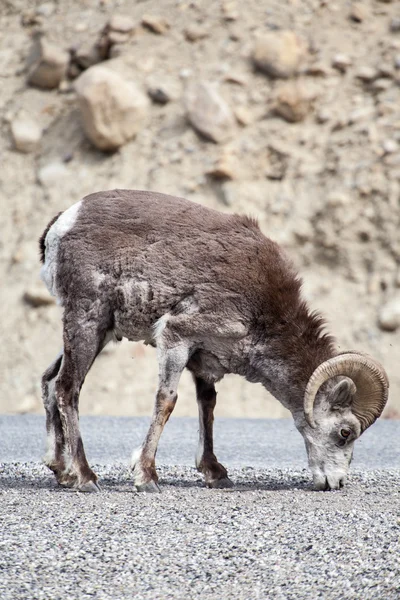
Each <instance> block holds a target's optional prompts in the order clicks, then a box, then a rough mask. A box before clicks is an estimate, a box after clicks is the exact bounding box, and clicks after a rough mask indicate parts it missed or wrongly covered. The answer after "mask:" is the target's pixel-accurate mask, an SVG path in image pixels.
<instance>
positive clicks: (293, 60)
mask: <svg viewBox="0 0 400 600" xmlns="http://www.w3.org/2000/svg"><path fill="white" fill-rule="evenodd" d="M305 54H306V43H305V41H304V40H303V39H302V38H300V37H299V36H298V35H297V34H296V33H295V32H294V31H269V32H267V33H264V34H263V35H262V36H261V37H259V39H258V40H257V41H256V43H255V47H254V51H253V55H252V58H253V62H254V64H255V65H256V67H257V68H258V69H260V70H261V71H263V72H264V73H266V74H267V75H269V76H271V77H281V78H284V79H286V78H288V77H291V76H293V75H295V74H296V73H297V71H298V70H299V67H300V65H301V63H302V61H303V59H304V57H305Z"/></svg>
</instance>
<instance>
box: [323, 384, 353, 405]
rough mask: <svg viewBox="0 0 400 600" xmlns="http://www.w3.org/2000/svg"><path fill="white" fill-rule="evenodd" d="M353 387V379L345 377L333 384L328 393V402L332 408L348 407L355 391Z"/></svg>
mask: <svg viewBox="0 0 400 600" xmlns="http://www.w3.org/2000/svg"><path fill="white" fill-rule="evenodd" d="M354 388H355V386H354V383H353V381H352V380H351V379H348V378H347V377H346V379H343V381H340V382H339V383H338V384H337V385H335V387H334V388H333V390H332V391H331V393H330V394H329V404H330V405H331V407H332V410H340V409H342V408H348V407H350V406H351V403H352V401H353V395H354V393H355V389H354Z"/></svg>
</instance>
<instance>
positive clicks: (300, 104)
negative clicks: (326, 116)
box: [274, 82, 313, 123]
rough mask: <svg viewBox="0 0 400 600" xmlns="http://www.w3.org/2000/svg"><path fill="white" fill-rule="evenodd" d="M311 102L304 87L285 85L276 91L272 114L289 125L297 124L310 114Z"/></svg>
mask: <svg viewBox="0 0 400 600" xmlns="http://www.w3.org/2000/svg"><path fill="white" fill-rule="evenodd" d="M312 100H313V98H312V97H311V96H310V94H309V93H308V91H307V89H306V87H305V86H304V85H301V84H299V83H294V82H290V83H285V84H283V85H281V86H279V87H278V89H277V92H276V96H275V105H274V112H275V113H276V114H278V115H279V116H281V117H283V118H284V119H285V120H286V121H289V123H297V122H298V121H302V120H303V119H304V118H305V117H306V115H307V114H308V113H309V112H310V109H311V106H312Z"/></svg>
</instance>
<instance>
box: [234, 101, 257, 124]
mask: <svg viewBox="0 0 400 600" xmlns="http://www.w3.org/2000/svg"><path fill="white" fill-rule="evenodd" d="M233 113H234V115H235V117H236V121H237V122H238V123H239V125H242V126H243V127H244V126H246V125H249V124H250V123H251V122H252V121H253V115H252V113H251V112H250V110H249V109H248V108H247V107H246V106H241V105H239V106H235V108H234V109H233Z"/></svg>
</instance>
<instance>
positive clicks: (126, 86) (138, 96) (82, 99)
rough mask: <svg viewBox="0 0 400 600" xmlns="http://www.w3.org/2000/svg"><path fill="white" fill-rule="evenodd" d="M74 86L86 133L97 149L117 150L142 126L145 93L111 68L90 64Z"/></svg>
mask: <svg viewBox="0 0 400 600" xmlns="http://www.w3.org/2000/svg"><path fill="white" fill-rule="evenodd" d="M75 89H76V91H77V94H78V102H79V108H80V112H81V115H82V120H83V127H84V129H85V132H86V135H87V136H88V138H89V139H90V141H91V142H92V143H93V144H94V145H95V146H96V147H97V148H99V149H100V150H116V149H117V148H119V147H120V146H122V145H123V144H125V143H126V142H127V141H128V140H130V139H132V138H133V137H135V135H136V134H137V132H138V131H139V129H140V128H141V126H142V125H143V122H144V119H145V117H146V115H147V107H148V100H147V98H146V96H145V95H144V94H143V92H142V91H140V90H139V88H138V87H137V86H136V85H135V84H134V83H133V82H130V81H126V80H125V79H124V78H123V77H122V76H121V75H118V74H117V73H114V72H113V71H111V70H110V69H107V68H105V67H102V66H95V67H90V68H89V69H88V70H87V71H85V72H84V73H83V74H82V75H81V76H80V77H79V78H78V79H77V81H76V83H75Z"/></svg>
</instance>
